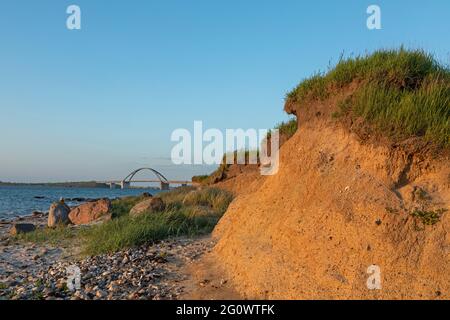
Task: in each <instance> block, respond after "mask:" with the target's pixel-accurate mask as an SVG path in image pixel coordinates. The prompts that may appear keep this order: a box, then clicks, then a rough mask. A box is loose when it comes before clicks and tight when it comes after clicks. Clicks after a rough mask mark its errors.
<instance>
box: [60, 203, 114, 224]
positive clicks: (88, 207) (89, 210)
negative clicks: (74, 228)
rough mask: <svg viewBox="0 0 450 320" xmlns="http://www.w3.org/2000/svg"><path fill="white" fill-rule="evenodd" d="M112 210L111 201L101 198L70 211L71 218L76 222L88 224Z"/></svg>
mask: <svg viewBox="0 0 450 320" xmlns="http://www.w3.org/2000/svg"><path fill="white" fill-rule="evenodd" d="M110 210H111V201H110V200H109V199H101V200H97V201H95V202H88V203H85V204H82V205H80V206H78V207H76V208H75V209H73V210H72V211H70V213H69V220H70V221H71V222H72V223H73V224H75V225H80V224H88V223H91V222H93V221H96V220H98V219H100V218H103V217H105V216H107V215H108V213H109V212H110Z"/></svg>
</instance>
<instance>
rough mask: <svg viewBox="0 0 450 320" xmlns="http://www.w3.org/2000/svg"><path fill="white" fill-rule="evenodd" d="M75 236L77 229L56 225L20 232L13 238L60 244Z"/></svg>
mask: <svg viewBox="0 0 450 320" xmlns="http://www.w3.org/2000/svg"><path fill="white" fill-rule="evenodd" d="M76 236H77V230H75V229H73V228H70V227H67V226H63V225H61V226H58V227H56V228H54V229H52V228H47V227H45V228H38V229H36V230H35V231H33V232H30V233H21V234H18V235H17V236H15V240H19V241H25V242H33V243H48V244H51V245H55V246H56V245H62V244H64V242H65V241H67V240H70V239H73V238H75V237H76Z"/></svg>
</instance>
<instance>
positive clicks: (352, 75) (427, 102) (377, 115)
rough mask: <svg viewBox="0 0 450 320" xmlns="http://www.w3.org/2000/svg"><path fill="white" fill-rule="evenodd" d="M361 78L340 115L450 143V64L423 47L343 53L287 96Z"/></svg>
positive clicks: (311, 96) (302, 100) (306, 95)
mask: <svg viewBox="0 0 450 320" xmlns="http://www.w3.org/2000/svg"><path fill="white" fill-rule="evenodd" d="M350 84H355V85H356V89H355V91H354V93H353V94H352V95H351V96H350V97H348V98H347V99H346V100H345V101H341V102H340V103H339V105H340V107H341V110H340V112H338V113H337V114H336V116H338V117H339V116H343V115H350V116H352V117H362V118H364V119H365V120H366V121H367V122H368V123H370V124H371V125H372V126H373V127H374V128H375V129H376V130H378V131H379V132H382V133H384V134H387V135H388V136H390V137H391V138H394V139H404V138H409V137H414V136H420V137H425V138H426V139H427V140H429V141H432V142H435V143H436V144H438V145H440V146H444V147H450V70H449V68H448V66H443V65H441V64H439V63H438V62H437V61H436V59H435V58H434V57H433V56H432V55H430V54H428V53H426V52H424V51H422V50H406V49H404V48H400V49H397V50H379V51H376V52H374V53H372V54H369V55H364V56H357V57H352V58H345V59H344V58H342V57H341V59H340V61H339V62H338V63H337V64H336V66H335V67H334V68H332V69H331V70H329V71H328V72H327V73H317V74H315V75H314V76H312V77H311V78H309V79H306V80H304V81H303V82H301V83H300V84H299V85H298V86H297V87H296V88H295V89H294V90H292V91H291V92H290V93H288V94H287V97H286V99H287V100H288V101H290V102H293V103H297V104H299V105H303V104H305V105H306V104H307V103H308V102H310V101H312V100H324V99H326V98H329V97H330V96H332V95H333V93H336V92H337V91H339V90H340V89H343V88H346V87H348V86H349V85H350Z"/></svg>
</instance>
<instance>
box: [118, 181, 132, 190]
mask: <svg viewBox="0 0 450 320" xmlns="http://www.w3.org/2000/svg"><path fill="white" fill-rule="evenodd" d="M130 185H131V184H130V182H125V181H122V182H121V183H120V188H121V189H128V188H129V187H130Z"/></svg>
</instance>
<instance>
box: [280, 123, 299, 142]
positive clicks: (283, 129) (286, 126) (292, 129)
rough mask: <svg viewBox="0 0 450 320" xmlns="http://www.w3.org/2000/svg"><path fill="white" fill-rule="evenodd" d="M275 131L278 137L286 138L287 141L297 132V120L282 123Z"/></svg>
mask: <svg viewBox="0 0 450 320" xmlns="http://www.w3.org/2000/svg"><path fill="white" fill-rule="evenodd" d="M275 129H278V132H279V133H280V135H284V136H287V137H288V139H289V138H290V137H292V136H293V135H294V134H295V133H296V132H297V119H291V120H289V121H286V122H282V123H280V124H278V125H277V126H276V127H275Z"/></svg>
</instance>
